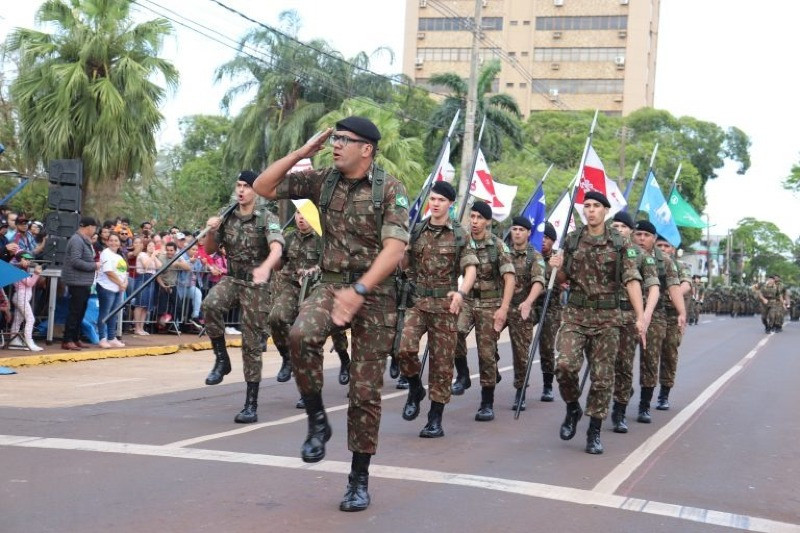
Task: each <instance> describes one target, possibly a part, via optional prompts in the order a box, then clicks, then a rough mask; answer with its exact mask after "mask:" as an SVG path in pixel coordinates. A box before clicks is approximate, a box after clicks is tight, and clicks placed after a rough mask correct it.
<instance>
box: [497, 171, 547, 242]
mask: <svg viewBox="0 0 800 533" xmlns="http://www.w3.org/2000/svg"><path fill="white" fill-rule="evenodd" d="M553 166H554V163H550V166H549V167H548V168H547V170H546V171H545V173H544V176H542V179H541V180H539V184H538V185H537V186H536V187H535V188H534V189H533V192H532V193H531V195H530V197H529V198H528V201H527V202H525V203H524V204H522V211H520V212H519V214H520V215H522V213H524V212H525V209H527V208H528V204H529V203H531V200H533V197H534V196H536V192H537V191H538V190H539V188H540V187H541V186H542V185H544V180H546V179H547V175H548V174H550V171H551V170H553ZM545 220H547V217H545ZM509 233H511V226H509V227H508V228H507V229H506V232H505V233H504V234H503V240H506V239H507V238H508V234H509Z"/></svg>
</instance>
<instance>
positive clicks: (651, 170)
mask: <svg viewBox="0 0 800 533" xmlns="http://www.w3.org/2000/svg"><path fill="white" fill-rule="evenodd" d="M657 152H658V143H656V145H655V146H654V147H653V155H651V156H650V166H648V167H647V175H646V176H645V178H644V187H643V188H642V197H641V198H639V204H638V205H637V206H636V212H634V213H633V218H636V215H637V214H639V211H641V210H642V201H643V200H644V193H645V192H646V191H647V185H648V183H649V182H650V173H651V172H653V164H654V163H655V161H656V153H657Z"/></svg>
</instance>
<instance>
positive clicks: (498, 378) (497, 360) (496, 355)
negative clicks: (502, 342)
mask: <svg viewBox="0 0 800 533" xmlns="http://www.w3.org/2000/svg"><path fill="white" fill-rule="evenodd" d="M494 362H495V371H494V372H495V377H494V382H495V383H500V382H501V381H502V380H503V376H501V375H500V351H499V350H498V349H497V348H495V350H494Z"/></svg>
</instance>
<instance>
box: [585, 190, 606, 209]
mask: <svg viewBox="0 0 800 533" xmlns="http://www.w3.org/2000/svg"><path fill="white" fill-rule="evenodd" d="M586 200H597V201H598V202H600V203H601V204H603V207H611V203H609V201H608V198H606V195H605V194H603V193H601V192H597V191H589V192H587V193H586V194H585V195H584V197H583V201H584V202H585V201H586Z"/></svg>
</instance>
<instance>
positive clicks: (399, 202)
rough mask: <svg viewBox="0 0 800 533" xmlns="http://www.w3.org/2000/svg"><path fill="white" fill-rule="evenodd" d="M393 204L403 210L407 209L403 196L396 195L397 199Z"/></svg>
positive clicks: (406, 202) (406, 201) (406, 200)
mask: <svg viewBox="0 0 800 533" xmlns="http://www.w3.org/2000/svg"><path fill="white" fill-rule="evenodd" d="M394 204H395V205H396V206H397V207H402V208H404V209H408V198H406V197H405V196H403V195H400V194H398V195H397V198H396V199H395V201H394Z"/></svg>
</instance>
